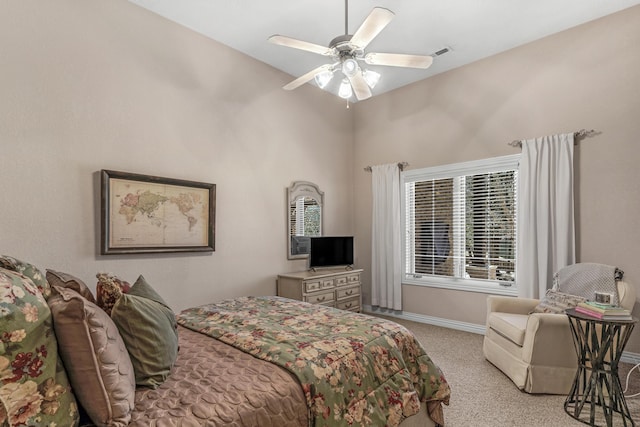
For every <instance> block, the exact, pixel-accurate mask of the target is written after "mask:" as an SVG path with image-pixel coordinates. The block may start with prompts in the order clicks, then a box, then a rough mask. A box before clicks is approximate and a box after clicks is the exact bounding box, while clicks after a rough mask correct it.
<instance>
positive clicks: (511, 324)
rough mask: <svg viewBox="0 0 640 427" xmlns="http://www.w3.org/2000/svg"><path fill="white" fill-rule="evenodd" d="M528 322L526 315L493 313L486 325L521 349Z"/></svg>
mask: <svg viewBox="0 0 640 427" xmlns="http://www.w3.org/2000/svg"><path fill="white" fill-rule="evenodd" d="M528 320H529V315H527V314H513V313H493V315H492V316H489V319H488V324H489V328H491V329H493V330H494V331H496V332H497V333H498V334H500V335H502V336H504V337H505V338H508V339H509V340H510V341H511V342H513V343H515V344H517V345H519V346H520V347H522V345H523V344H524V333H525V331H526V330H527V321H528Z"/></svg>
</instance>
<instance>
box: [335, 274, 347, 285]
mask: <svg viewBox="0 0 640 427" xmlns="http://www.w3.org/2000/svg"><path fill="white" fill-rule="evenodd" d="M335 280H336V286H344V285H346V284H347V283H348V282H347V276H342V277H336V279H335Z"/></svg>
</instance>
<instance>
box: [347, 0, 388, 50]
mask: <svg viewBox="0 0 640 427" xmlns="http://www.w3.org/2000/svg"><path fill="white" fill-rule="evenodd" d="M394 16H395V14H394V13H393V12H391V11H390V10H389V9H385V8H383V7H374V8H373V10H372V11H371V13H370V14H369V16H367V18H366V19H365V20H364V22H363V23H362V25H360V28H358V29H357V30H356V32H355V33H354V34H353V37H351V44H352V45H354V46H356V47H358V48H360V49H364V48H365V47H367V45H368V44H369V43H371V40H373V39H374V38H375V37H376V36H377V35H378V34H379V33H380V31H382V30H383V29H384V27H386V26H387V24H389V22H391V20H392V19H393V17H394Z"/></svg>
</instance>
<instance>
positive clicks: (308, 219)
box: [287, 181, 324, 259]
mask: <svg viewBox="0 0 640 427" xmlns="http://www.w3.org/2000/svg"><path fill="white" fill-rule="evenodd" d="M323 204H324V193H323V192H322V191H320V189H319V188H318V186H317V185H315V184H313V183H311V182H307V181H295V182H294V183H293V184H292V185H291V187H289V188H288V190H287V217H288V220H287V224H288V227H287V257H288V258H289V259H298V258H307V257H308V256H309V246H310V241H309V238H310V237H315V236H322V206H323Z"/></svg>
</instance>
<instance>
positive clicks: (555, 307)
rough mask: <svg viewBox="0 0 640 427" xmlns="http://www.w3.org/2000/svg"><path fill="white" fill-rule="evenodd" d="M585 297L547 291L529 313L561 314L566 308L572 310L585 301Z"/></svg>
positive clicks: (552, 290)
mask: <svg viewBox="0 0 640 427" xmlns="http://www.w3.org/2000/svg"><path fill="white" fill-rule="evenodd" d="M586 300H587V299H586V298H585V297H581V296H578V295H571V294H567V293H564V292H560V291H556V290H554V289H547V293H546V295H545V297H544V298H543V299H542V300H540V303H539V304H538V305H536V306H535V308H534V309H533V311H531V313H558V314H562V313H564V311H565V310H566V309H568V308H573V307H575V306H577V305H578V304H579V303H581V302H584V301H586Z"/></svg>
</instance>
